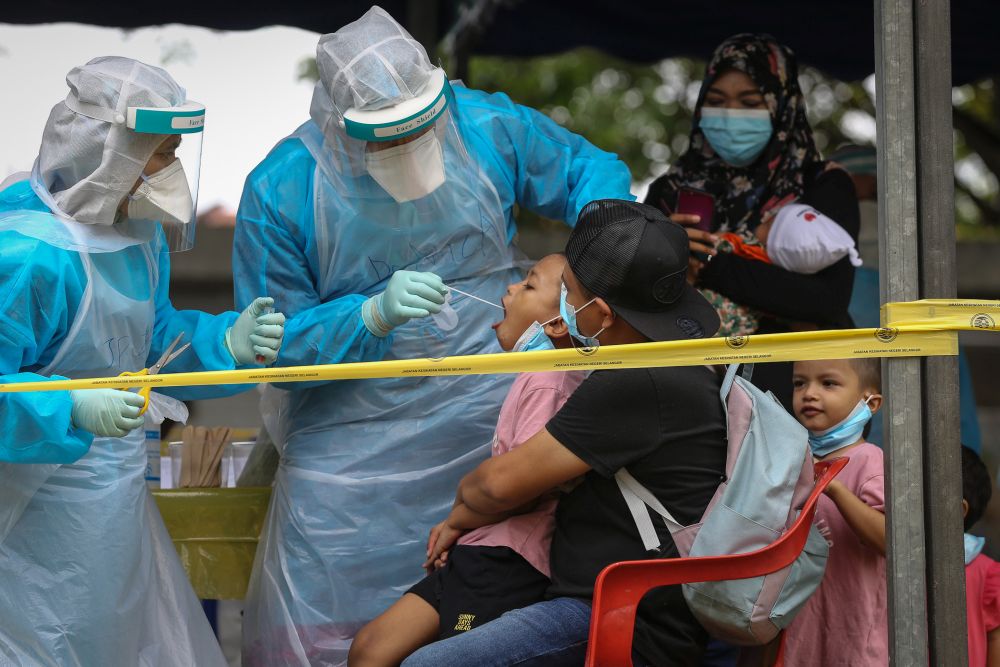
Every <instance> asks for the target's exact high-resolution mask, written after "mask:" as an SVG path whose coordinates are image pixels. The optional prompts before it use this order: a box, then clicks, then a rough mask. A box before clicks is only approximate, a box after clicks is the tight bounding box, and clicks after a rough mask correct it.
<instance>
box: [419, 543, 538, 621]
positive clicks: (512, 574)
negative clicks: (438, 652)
mask: <svg viewBox="0 0 1000 667" xmlns="http://www.w3.org/2000/svg"><path fill="white" fill-rule="evenodd" d="M548 587H549V578H548V577H546V576H545V575H544V574H542V573H541V572H539V571H538V570H536V569H535V568H534V567H532V566H531V564H530V563H528V561H526V560H524V558H522V557H521V555H520V554H519V553H517V552H516V551H514V550H513V549H511V548H509V547H477V546H467V545H463V544H460V545H458V546H456V547H455V548H453V549H452V550H451V553H449V554H448V562H447V563H445V565H444V567H442V568H441V569H440V570H436V571H435V572H433V573H432V574H430V575H428V576H427V577H425V578H424V579H423V580H421V581H420V582H418V583H417V584H416V585H415V586H413V588H411V589H410V590H409V591H407V592H408V593H413V594H414V595H418V596H420V597H421V598H423V599H424V600H426V601H427V602H428V603H429V604H430V605H431V606H432V607H434V608H435V609H436V610H437V612H438V614H439V615H440V618H441V635H440V639H447V638H448V637H452V636H454V635H457V634H459V633H462V632H465V631H466V630H471V629H472V628H475V627H479V626H480V625H483V624H484V623H489V622H490V621H492V620H493V619H495V618H498V617H499V616H500V615H501V614H503V613H505V612H508V611H510V610H512V609H520V608H521V607H527V606H528V605H531V604H534V603H536V602H541V601H542V600H543V599H544V595H545V590H546V589H547V588H548Z"/></svg>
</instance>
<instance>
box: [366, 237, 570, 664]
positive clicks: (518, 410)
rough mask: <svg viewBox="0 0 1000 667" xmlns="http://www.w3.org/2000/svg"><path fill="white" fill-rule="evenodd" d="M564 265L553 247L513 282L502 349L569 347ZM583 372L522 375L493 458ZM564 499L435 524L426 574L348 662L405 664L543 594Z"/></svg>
mask: <svg viewBox="0 0 1000 667" xmlns="http://www.w3.org/2000/svg"><path fill="white" fill-rule="evenodd" d="M565 266H566V258H565V257H564V256H563V255H549V256H547V257H544V258H542V259H541V260H539V262H538V263H537V264H535V266H534V267H532V269H531V270H530V271H529V272H528V275H527V277H526V278H525V279H524V280H523V281H522V282H519V283H516V284H513V285H510V286H509V287H508V288H507V293H506V294H505V295H504V297H503V299H502V303H503V306H504V318H503V320H502V321H500V322H498V323H497V324H495V325H493V328H494V330H495V331H496V335H497V340H498V341H499V342H500V346H501V347H502V348H503V349H504V350H506V351H508V352H510V351H514V352H528V351H533V350H544V349H555V348H556V347H569V342H568V339H567V333H568V331H567V328H566V325H565V323H564V322H563V321H562V320H561V319H560V318H559V291H560V285H561V283H562V272H563V268H564V267H565ZM584 377H585V374H584V373H583V372H581V371H569V372H542V373H522V374H521V375H519V376H518V377H517V379H516V380H514V384H513V385H512V386H511V388H510V391H509V392H508V393H507V397H506V399H504V403H503V406H502V407H501V408H500V416H499V419H498V420H497V428H496V432H495V434H494V437H493V456H499V455H501V454H504V453H505V452H508V451H510V450H512V449H514V448H515V447H517V446H518V445H520V444H521V443H523V442H525V441H526V440H528V439H529V438H531V437H532V436H534V435H535V434H536V433H538V432H539V431H541V430H542V429H543V428H544V427H545V424H546V423H547V422H548V421H549V420H550V419H551V418H552V417H553V416H555V414H556V412H558V411H559V408H561V407H562V405H563V403H565V402H566V399H568V398H569V397H570V395H571V394H572V393H573V391H574V390H575V389H576V388H577V387H578V386H579V385H580V383H581V382H582V381H583V379H584ZM415 502H418V500H416V499H415ZM556 502H557V500H556V498H548V499H544V500H542V501H541V502H540V503H539V504H537V505H536V506H533V507H522V508H519V510H518V513H515V514H513V515H507V516H500V515H497V516H486V515H481V514H477V513H475V512H472V511H471V510H469V509H468V508H467V507H465V506H464V505H462V504H461V503H456V505H455V507H454V508H452V511H451V514H449V516H448V518H446V519H445V520H444V521H442V522H441V523H440V524H438V525H437V526H435V527H434V528H433V529H432V530H431V534H430V538H429V540H428V544H427V561H426V562H425V563H424V567H425V568H426V569H427V570H428V576H427V577H426V578H425V579H423V580H422V581H420V582H419V583H417V584H416V585H415V586H414V587H413V588H411V589H410V590H409V591H408V592H407V593H405V594H404V595H403V597H402V598H400V599H399V600H398V601H397V602H396V603H395V604H393V606H392V607H390V608H389V609H388V610H387V611H385V612H384V613H383V614H382V615H380V616H379V617H378V618H376V619H374V620H373V621H372V622H370V623H369V624H368V625H366V626H365V627H364V628H362V629H361V631H360V632H359V633H358V634H357V636H355V638H354V643H353V644H352V645H351V652H350V655H349V656H348V665H349V666H350V667H369V666H376V665H398V664H399V663H400V662H401V661H402V660H403V659H404V658H406V657H407V656H409V655H410V654H411V653H413V652H414V651H416V650H417V649H418V648H420V647H421V646H424V645H426V644H430V643H431V642H434V641H437V640H438V639H444V638H446V637H450V636H452V635H455V634H458V633H460V632H465V631H468V630H471V629H472V628H474V627H478V626H480V625H482V624H484V623H487V622H489V621H491V620H493V619H495V618H497V617H499V616H500V615H501V614H503V613H504V612H506V611H510V610H512V609H519V608H521V607H524V606H527V605H530V604H533V603H535V602H539V601H541V600H542V599H543V595H544V593H545V590H546V588H548V586H549V545H550V543H551V541H552V530H553V526H554V515H555V507H556Z"/></svg>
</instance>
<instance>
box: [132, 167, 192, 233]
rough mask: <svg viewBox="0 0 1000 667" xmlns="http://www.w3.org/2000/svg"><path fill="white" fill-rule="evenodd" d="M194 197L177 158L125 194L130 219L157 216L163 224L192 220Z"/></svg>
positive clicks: (153, 217) (153, 218) (184, 222)
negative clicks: (126, 195)
mask: <svg viewBox="0 0 1000 667" xmlns="http://www.w3.org/2000/svg"><path fill="white" fill-rule="evenodd" d="M193 209H194V199H192V198H191V188H189V187H188V182H187V176H186V175H185V174H184V167H183V166H182V165H181V161H180V160H174V161H173V162H171V163H170V164H169V165H167V166H166V167H164V168H163V169H161V170H159V171H158V172H156V173H154V174H151V175H149V176H145V175H144V176H143V177H142V183H140V184H139V187H138V188H136V190H135V192H134V193H132V194H130V195H129V196H128V217H129V219H131V220H156V221H159V222H162V223H166V224H182V225H184V224H187V223H189V222H191V218H192V213H193V212H194V211H193Z"/></svg>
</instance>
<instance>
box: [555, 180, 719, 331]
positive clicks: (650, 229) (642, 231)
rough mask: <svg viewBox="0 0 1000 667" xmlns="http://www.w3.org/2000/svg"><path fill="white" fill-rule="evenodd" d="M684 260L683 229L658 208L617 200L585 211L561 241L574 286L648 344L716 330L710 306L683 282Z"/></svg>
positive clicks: (596, 203) (593, 204)
mask: <svg viewBox="0 0 1000 667" xmlns="http://www.w3.org/2000/svg"><path fill="white" fill-rule="evenodd" d="M688 256H689V245H688V235H687V232H686V231H684V228H683V227H681V226H680V225H678V224H677V223H675V222H671V221H670V220H668V219H667V218H666V217H665V216H664V215H663V213H661V212H660V210H659V209H657V208H654V207H652V206H647V205H646V204H639V203H636V202H630V201H624V200H621V199H599V200H597V201H593V202H590V203H589V204H587V205H586V206H584V207H583V210H582V211H580V218H579V220H578V221H577V223H576V227H575V228H574V229H573V233H572V234H571V235H570V237H569V241H568V242H567V243H566V259H567V260H568V262H569V266H570V268H571V269H572V270H573V275H574V276H576V279H577V280H578V281H579V282H580V284H581V285H583V286H584V287H586V288H587V290H588V291H590V292H591V293H592V294H594V295H595V296H599V297H600V298H602V299H604V300H605V301H606V302H607V303H608V305H610V306H611V307H612V309H613V310H614V311H615V313H616V314H618V315H620V316H621V317H622V318H624V319H625V321H626V322H628V323H629V324H631V325H632V326H633V327H634V328H635V329H636V330H637V331H639V333H641V334H642V335H644V336H646V337H647V338H649V339H650V340H678V339H685V338H706V337H709V336H714V335H715V333H716V332H717V331H718V330H719V316H718V314H717V313H716V312H715V308H714V307H713V306H712V305H711V304H710V303H709V302H708V301H706V300H705V297H703V296H702V295H701V293H700V292H698V290H696V289H695V288H694V287H692V286H691V285H689V284H688V282H687V268H688Z"/></svg>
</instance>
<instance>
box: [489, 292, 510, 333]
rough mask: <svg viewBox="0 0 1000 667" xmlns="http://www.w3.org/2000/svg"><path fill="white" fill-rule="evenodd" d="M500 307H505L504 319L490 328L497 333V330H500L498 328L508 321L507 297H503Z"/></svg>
mask: <svg viewBox="0 0 1000 667" xmlns="http://www.w3.org/2000/svg"><path fill="white" fill-rule="evenodd" d="M500 305H501V306H503V317H501V318H500V321H499V322H496V323H494V324H493V325H492V326H491V327H490V328H491V329H493V330H494V331H496V330H497V328H498V327H499V326H500V325H501V324H503V321H504V320H506V319H507V297H506V296H504V297H502V298H501V299H500Z"/></svg>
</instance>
